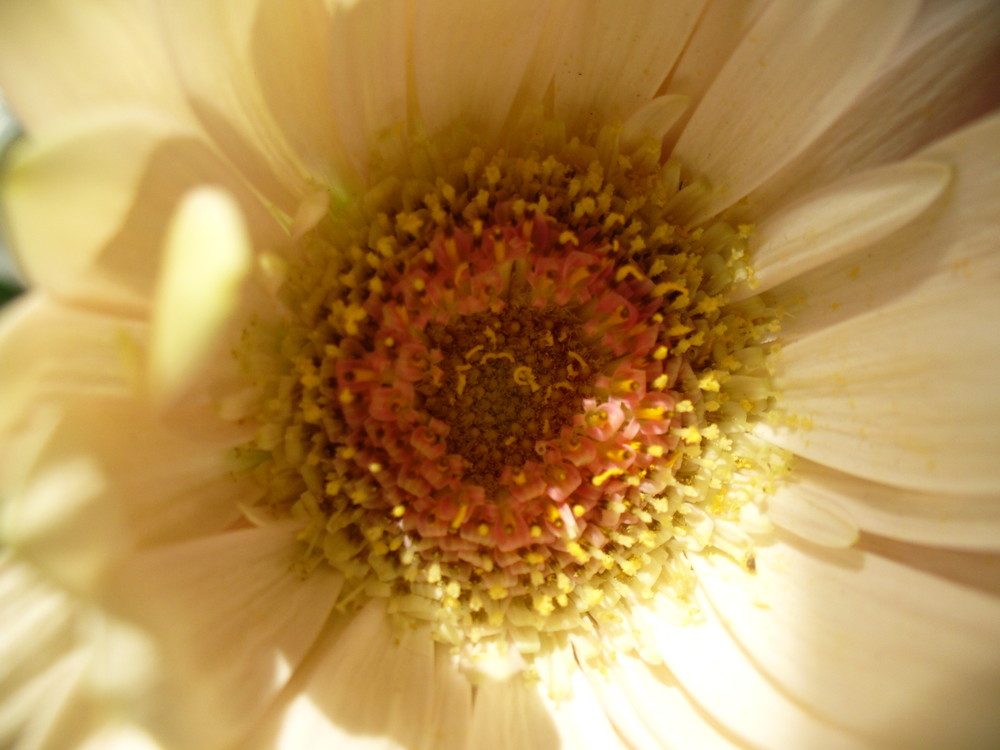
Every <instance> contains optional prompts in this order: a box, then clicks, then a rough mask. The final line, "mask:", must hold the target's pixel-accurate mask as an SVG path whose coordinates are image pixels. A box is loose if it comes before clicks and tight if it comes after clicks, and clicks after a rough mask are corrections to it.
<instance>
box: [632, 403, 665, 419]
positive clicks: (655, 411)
mask: <svg viewBox="0 0 1000 750" xmlns="http://www.w3.org/2000/svg"><path fill="white" fill-rule="evenodd" d="M663 413H664V409H663V407H662V406H653V407H650V408H647V409H637V410H636V412H635V415H636V416H637V417H638V418H639V419H663Z"/></svg>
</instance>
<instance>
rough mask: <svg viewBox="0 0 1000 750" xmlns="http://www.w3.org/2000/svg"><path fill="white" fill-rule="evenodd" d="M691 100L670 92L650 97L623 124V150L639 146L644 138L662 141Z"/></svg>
mask: <svg viewBox="0 0 1000 750" xmlns="http://www.w3.org/2000/svg"><path fill="white" fill-rule="evenodd" d="M690 104H691V100H690V99H688V97H686V96H678V95H675V94H668V95H666V96H658V97H656V98H655V99H650V100H649V101H648V102H646V103H645V104H643V105H642V106H641V107H639V109H637V110H636V111H635V112H633V113H632V114H631V115H630V116H629V118H628V119H627V120H626V121H625V123H624V124H623V125H622V132H621V137H620V139H619V141H620V143H621V147H622V150H623V151H627V150H629V149H634V148H637V147H638V146H639V145H640V144H641V143H642V141H643V140H644V139H646V138H652V139H653V140H655V141H656V142H657V143H659V142H661V141H662V140H663V138H664V137H665V136H666V134H667V132H668V131H669V130H670V128H672V127H673V126H674V125H675V124H676V123H677V121H678V120H679V119H680V118H681V116H682V115H683V114H684V113H685V112H686V111H687V109H688V107H689V106H690Z"/></svg>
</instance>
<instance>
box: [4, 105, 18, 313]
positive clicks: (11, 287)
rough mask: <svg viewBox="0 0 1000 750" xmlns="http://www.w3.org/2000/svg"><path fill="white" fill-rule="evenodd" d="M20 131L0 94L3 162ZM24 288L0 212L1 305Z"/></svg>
mask: <svg viewBox="0 0 1000 750" xmlns="http://www.w3.org/2000/svg"><path fill="white" fill-rule="evenodd" d="M18 132H19V130H18V127H17V123H16V122H14V118H13V117H11V115H10V112H9V111H8V109H7V106H6V103H5V102H4V100H3V97H2V96H0V162H2V160H3V156H4V155H5V154H6V152H7V148H8V146H9V145H10V144H11V142H12V141H13V140H14V138H16V137H17V135H18ZM22 288H23V287H22V282H21V280H20V278H19V277H18V275H17V271H16V270H15V268H14V261H13V259H12V258H11V255H10V251H9V249H8V246H7V237H6V227H5V226H4V223H3V214H2V213H0V305H2V304H4V303H6V302H7V301H8V300H10V299H11V298H13V297H16V296H17V295H18V294H19V293H20V292H21V291H22Z"/></svg>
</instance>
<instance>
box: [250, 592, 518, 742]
mask: <svg viewBox="0 0 1000 750" xmlns="http://www.w3.org/2000/svg"><path fill="white" fill-rule="evenodd" d="M471 699H472V689H471V687H470V686H469V684H468V683H467V682H465V680H464V678H462V677H461V676H460V675H458V673H457V672H456V671H455V669H454V667H453V666H452V665H451V664H450V663H449V660H448V659H447V658H446V657H445V654H444V649H443V648H441V647H439V646H437V645H435V643H434V642H433V641H432V640H431V638H430V635H429V633H428V632H427V630H426V629H423V628H417V629H406V630H401V631H397V630H395V629H394V628H393V626H392V623H391V622H390V621H389V618H388V617H387V616H386V613H385V604H384V602H380V601H374V602H370V603H369V604H367V605H366V606H365V607H364V608H363V609H362V610H361V611H360V612H358V613H356V614H352V615H340V616H336V617H335V623H334V626H333V627H332V628H331V629H329V630H328V632H327V633H326V634H325V635H324V636H323V637H322V638H321V639H320V640H319V641H318V642H317V644H316V647H315V648H314V649H313V651H312V653H311V654H310V656H309V658H308V659H307V661H306V662H305V663H304V664H303V665H302V667H301V668H300V670H299V671H298V673H297V674H296V675H295V677H294V678H293V680H292V682H291V683H289V686H288V689H287V690H286V691H285V694H284V695H282V696H281V697H280V698H279V699H278V701H277V702H276V703H275V704H274V705H273V706H272V707H271V709H270V710H269V711H268V713H267V714H266V715H265V716H264V717H263V720H262V721H261V722H260V723H259V724H258V725H257V726H255V727H253V729H252V730H251V731H250V733H249V734H248V736H247V740H246V744H243V745H241V747H248V748H251V749H252V750H256V749H257V748H260V750H265V749H267V750H270V749H272V748H273V749H276V750H297V749H298V748H302V747H337V748H344V750H355V749H357V750H374V748H385V749H386V750H388V749H389V748H398V750H404V749H405V750H460V749H461V748H465V747H479V746H478V745H474V744H466V732H467V729H468V721H469V713H470V702H471ZM512 747H513V746H512Z"/></svg>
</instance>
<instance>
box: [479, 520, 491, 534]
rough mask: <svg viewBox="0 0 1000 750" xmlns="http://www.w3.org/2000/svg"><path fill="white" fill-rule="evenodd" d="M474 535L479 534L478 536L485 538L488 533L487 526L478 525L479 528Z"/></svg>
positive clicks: (488, 528)
mask: <svg viewBox="0 0 1000 750" xmlns="http://www.w3.org/2000/svg"><path fill="white" fill-rule="evenodd" d="M476 533H477V534H479V536H486V535H487V534H489V533H490V527H489V525H487V524H485V523H481V524H479V526H477V527H476Z"/></svg>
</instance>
